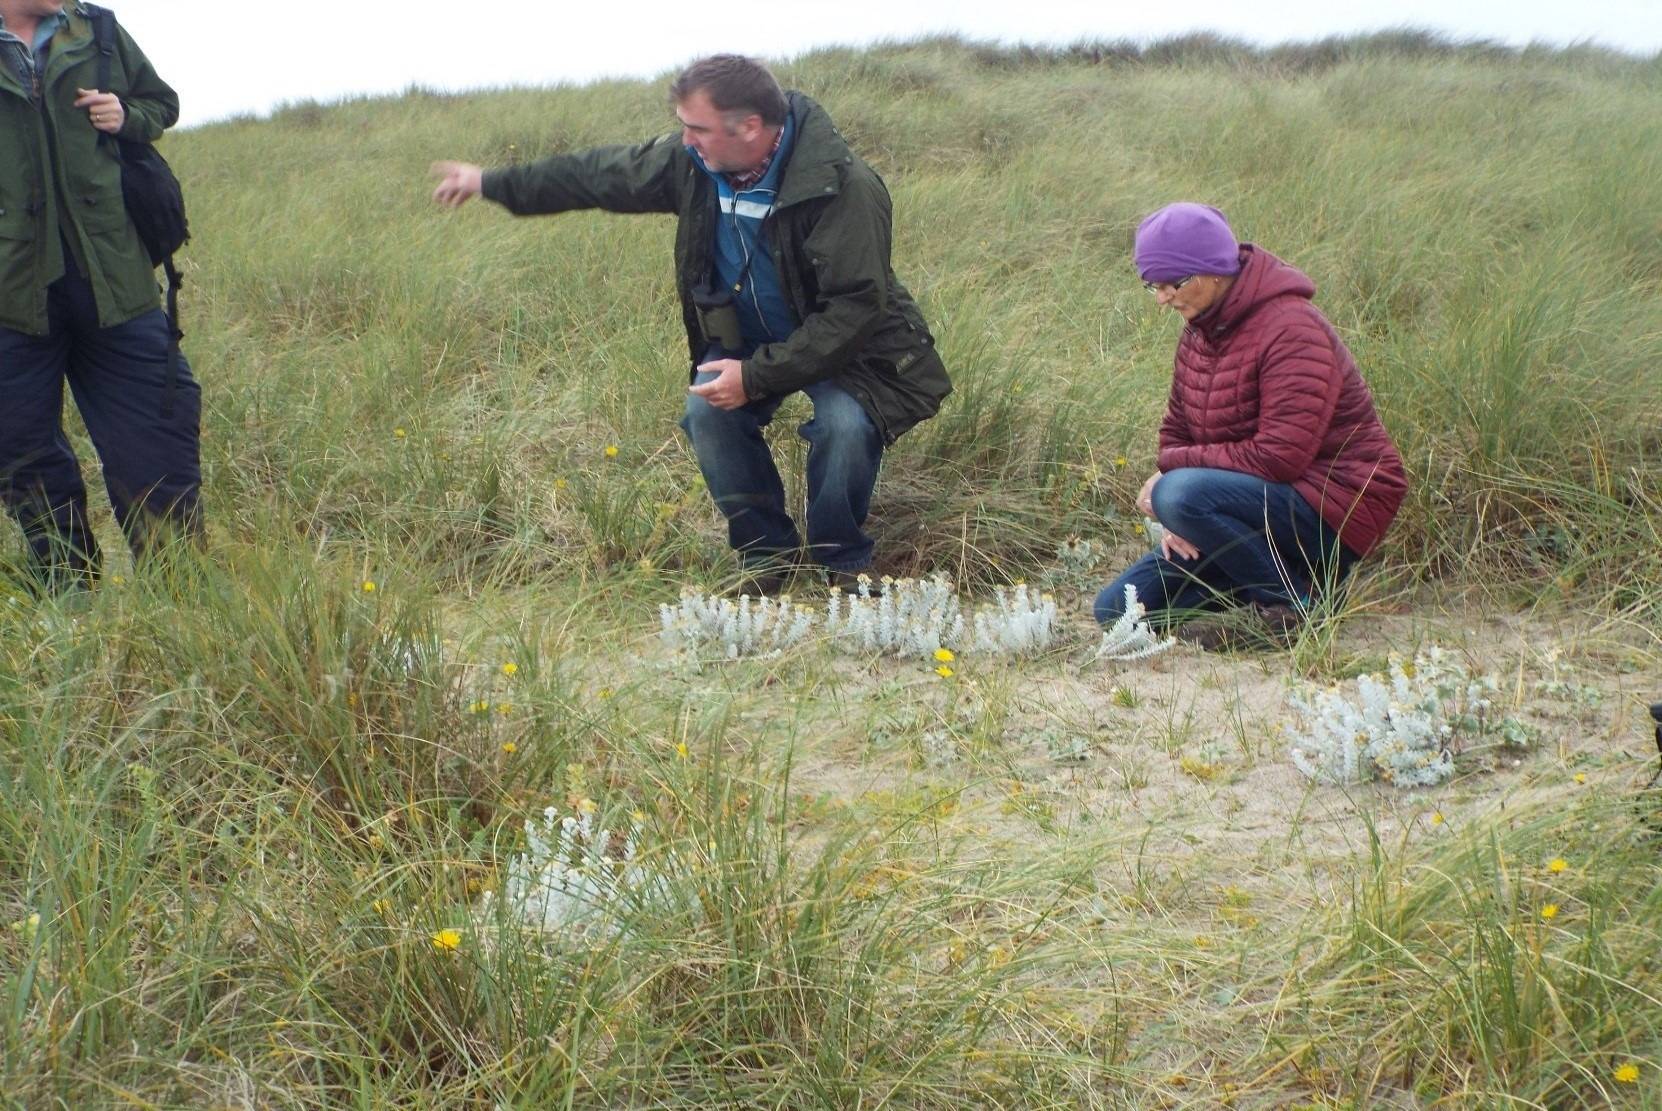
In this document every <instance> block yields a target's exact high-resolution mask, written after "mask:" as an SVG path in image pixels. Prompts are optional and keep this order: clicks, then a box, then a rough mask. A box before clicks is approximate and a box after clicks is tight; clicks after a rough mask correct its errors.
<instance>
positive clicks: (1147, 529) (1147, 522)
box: [1143, 517, 1166, 549]
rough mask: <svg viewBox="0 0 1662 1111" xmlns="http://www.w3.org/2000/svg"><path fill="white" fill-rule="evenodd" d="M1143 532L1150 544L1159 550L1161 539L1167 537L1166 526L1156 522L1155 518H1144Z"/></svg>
mask: <svg viewBox="0 0 1662 1111" xmlns="http://www.w3.org/2000/svg"><path fill="white" fill-rule="evenodd" d="M1143 532H1144V533H1146V534H1147V536H1148V542H1149V543H1150V544H1152V545H1154V547H1155V548H1156V549H1158V548H1159V547H1160V541H1161V539H1162V538H1164V537H1165V535H1166V526H1165V525H1162V524H1161V523H1160V522H1159V521H1156V520H1155V519H1154V518H1153V517H1144V518H1143Z"/></svg>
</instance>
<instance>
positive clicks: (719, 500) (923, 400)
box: [433, 54, 951, 593]
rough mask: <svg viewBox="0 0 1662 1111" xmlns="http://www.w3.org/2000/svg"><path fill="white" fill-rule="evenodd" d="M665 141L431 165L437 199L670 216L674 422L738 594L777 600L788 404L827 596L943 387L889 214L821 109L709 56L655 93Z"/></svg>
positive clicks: (796, 539)
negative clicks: (769, 432) (887, 469)
mask: <svg viewBox="0 0 1662 1111" xmlns="http://www.w3.org/2000/svg"><path fill="white" fill-rule="evenodd" d="M670 95H671V99H672V100H673V102H674V105H675V114H676V116H677V117H678V118H679V119H680V123H681V131H680V134H679V136H676V135H673V134H671V135H665V136H662V137H660V138H657V139H653V140H651V141H649V142H646V143H643V144H641V145H639V146H615V147H600V148H596V149H594V150H589V151H583V152H580V153H576V154H567V155H556V156H554V157H551V158H547V159H544V160H542V161H540V162H536V163H532V164H530V165H526V166H513V167H506V168H502V169H495V170H482V169H481V168H480V167H478V166H473V165H468V164H465V163H457V162H440V163H437V164H436V165H435V166H434V173H435V175H436V176H438V177H439V178H440V179H441V180H440V183H439V186H438V188H437V189H436V190H435V191H434V194H433V196H434V199H435V200H436V201H438V202H439V203H441V204H446V205H451V206H455V205H460V204H463V203H465V202H466V201H467V200H468V199H470V198H472V197H474V196H478V195H481V194H482V195H483V196H484V197H485V198H486V199H488V200H492V201H495V202H497V203H498V204H500V205H502V206H503V207H504V208H507V209H508V210H509V211H510V212H513V213H515V214H516V215H531V214H537V213H553V212H565V211H569V210H572V209H583V208H600V209H605V210H607V211H611V212H673V213H675V214H676V216H677V218H678V220H679V226H678V229H677V235H676V240H675V278H676V288H677V290H678V292H679V294H680V301H681V315H682V320H683V323H684V324H685V327H686V332H687V343H688V350H689V352H690V355H691V366H690V369H691V385H690V388H689V389H688V393H687V402H686V415H685V416H684V417H683V418H682V421H681V427H682V428H683V429H685V431H686V433H687V436H688V438H689V439H690V440H691V442H692V446H693V451H694V453H695V454H696V455H697V457H698V465H699V469H700V470H701V471H702V472H703V475H704V480H705V482H706V484H707V485H708V487H709V490H710V494H711V496H712V497H713V498H714V499H715V503H716V507H717V508H718V509H719V510H720V511H721V512H722V514H723V515H724V516H725V517H726V519H727V528H728V540H729V543H731V545H732V546H733V548H734V550H735V551H737V552H738V554H739V558H740V562H741V565H742V567H743V569H744V571H745V573H746V576H747V582H748V586H749V589H751V590H752V591H754V592H757V593H770V592H773V591H775V590H778V589H779V588H780V587H781V586H782V585H783V582H784V580H785V578H786V576H787V575H788V573H789V572H790V570H791V569H792V568H793V567H795V566H796V565H797V564H798V562H799V560H801V558H802V556H801V552H802V551H803V545H802V535H801V533H799V532H798V529H797V524H796V522H795V521H794V520H793V519H792V517H791V514H790V512H789V511H788V509H787V508H786V505H785V493H784V487H783V484H782V483H781V482H780V478H779V472H778V469H777V468H776V467H775V465H774V461H773V457H772V454H771V452H770V451H769V450H768V446H767V444H766V442H765V441H764V440H763V439H762V429H763V427H764V426H766V425H767V423H768V421H769V420H771V419H772V417H773V414H774V412H775V410H777V409H778V407H779V404H780V402H781V401H782V400H783V399H784V398H785V397H787V396H788V395H790V394H792V393H796V392H798V391H801V392H803V393H805V394H807V395H808V398H809V400H810V401H811V402H812V404H813V410H814V415H813V419H811V420H809V421H808V422H807V423H805V424H803V425H802V426H801V427H800V429H798V432H799V434H800V435H801V436H802V438H803V439H805V440H807V441H808V475H807V478H808V502H807V511H806V514H805V519H804V521H803V525H804V531H805V532H806V534H807V546H806V553H807V558H808V560H810V561H811V562H812V563H814V564H817V565H819V566H821V567H823V568H824V569H825V571H826V573H827V577H828V579H829V581H830V582H831V584H832V585H837V586H843V587H845V588H848V587H852V585H853V582H854V580H855V578H856V576H857V575H858V574H859V572H860V571H862V570H864V569H865V568H867V567H869V566H870V565H871V562H872V546H873V545H872V539H871V537H869V536H867V535H866V533H865V532H864V524H865V520H866V514H867V510H868V509H869V507H870V504H871V496H872V490H873V487H874V486H875V484H876V481H877V471H878V466H879V464H880V462H881V460H882V456H883V450H884V448H886V447H887V446H888V445H890V444H892V443H894V441H895V440H896V439H897V438H898V437H899V436H900V435H901V434H902V433H904V432H905V431H906V430H907V429H909V428H911V427H912V426H913V425H914V424H916V423H917V422H919V421H921V420H926V419H928V418H929V417H931V416H933V415H934V414H935V412H936V410H937V409H938V408H939V407H940V403H941V400H942V399H943V398H944V397H945V396H946V395H947V394H948V393H949V392H951V384H950V382H949V381H948V379H947V374H946V368H945V367H944V366H943V365H942V363H941V360H940V357H939V356H938V355H937V354H936V352H935V346H934V338H933V337H932V336H931V335H930V333H929V329H928V328H927V327H926V326H925V324H924V321H923V317H922V315H921V314H920V313H919V311H918V307H917V305H916V304H915V303H914V302H913V300H912V298H911V296H910V295H909V294H908V293H907V292H906V289H905V288H904V287H903V286H902V285H901V284H900V282H899V281H898V280H897V279H896V278H895V274H894V271H893V269H892V268H891V266H890V262H889V250H890V243H891V238H892V235H891V228H890V202H889V194H888V191H887V189H886V188H885V187H884V185H883V182H882V180H881V179H880V178H879V177H878V176H877V174H876V173H875V172H873V170H872V169H871V167H869V166H867V165H866V164H865V162H863V161H861V159H860V158H859V157H858V156H857V155H855V154H854V153H853V152H852V151H851V150H850V149H849V147H848V144H847V143H846V142H844V141H843V138H842V136H841V135H840V134H838V132H837V129H836V128H835V127H834V126H833V125H832V123H831V119H830V117H829V116H828V115H826V113H825V110H824V109H822V108H821V107H820V106H819V105H818V104H816V103H814V102H813V101H812V100H810V99H809V98H807V97H806V96H803V95H802V94H801V93H796V92H792V93H786V92H785V91H783V90H782V89H781V88H780V87H779V83H778V82H777V81H776V80H774V77H773V74H772V73H770V72H769V71H768V70H767V68H766V67H765V66H763V65H762V64H761V63H759V62H757V61H754V60H752V59H750V58H744V57H739V56H736V55H730V54H721V55H716V56H714V57H710V58H705V59H703V60H701V61H698V62H694V63H693V64H692V65H691V66H689V67H688V68H687V69H686V70H685V71H684V72H683V73H682V74H681V75H680V76H679V77H678V78H676V80H675V82H674V84H673V85H672V86H671V87H670Z"/></svg>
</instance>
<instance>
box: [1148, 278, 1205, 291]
mask: <svg viewBox="0 0 1662 1111" xmlns="http://www.w3.org/2000/svg"><path fill="white" fill-rule="evenodd" d="M1198 277H1200V275H1199V274H1190V275H1189V276H1188V277H1187V278H1179V279H1178V280H1177V281H1175V282H1144V283H1143V288H1144V289H1146V290H1148V291H1149V292H1150V293H1159V292H1160V291H1161V290H1162V289H1169V290H1171V291H1172V292H1173V293H1176V292H1177V291H1178V290H1180V289H1182V288H1183V287H1184V286H1186V285H1188V284H1189V283H1190V282H1192V281H1194V280H1195V279H1196V278H1198Z"/></svg>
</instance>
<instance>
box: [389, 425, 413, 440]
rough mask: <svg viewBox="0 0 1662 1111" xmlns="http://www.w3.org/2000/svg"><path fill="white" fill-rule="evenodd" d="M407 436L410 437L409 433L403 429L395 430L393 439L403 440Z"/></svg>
mask: <svg viewBox="0 0 1662 1111" xmlns="http://www.w3.org/2000/svg"><path fill="white" fill-rule="evenodd" d="M407 435H409V433H407V432H405V431H404V430H403V429H402V428H395V429H393V430H392V438H393V439H395V440H402V439H403V438H404V437H405V436H407Z"/></svg>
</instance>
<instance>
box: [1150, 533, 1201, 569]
mask: <svg viewBox="0 0 1662 1111" xmlns="http://www.w3.org/2000/svg"><path fill="white" fill-rule="evenodd" d="M1160 554H1161V555H1163V556H1165V557H1166V558H1167V559H1186V560H1190V561H1191V562H1192V561H1194V560H1197V559H1199V558H1200V549H1199V548H1197V547H1195V546H1194V545H1193V544H1191V543H1189V542H1188V541H1187V540H1185V539H1183V538H1182V537H1181V536H1179V535H1177V534H1176V533H1175V532H1173V531H1171V530H1170V529H1167V530H1166V531H1165V534H1164V535H1162V536H1161V537H1160Z"/></svg>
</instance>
